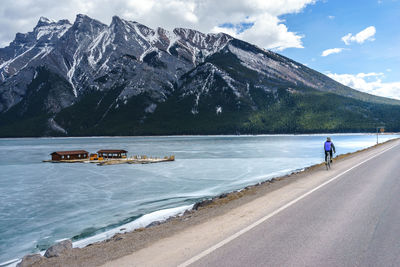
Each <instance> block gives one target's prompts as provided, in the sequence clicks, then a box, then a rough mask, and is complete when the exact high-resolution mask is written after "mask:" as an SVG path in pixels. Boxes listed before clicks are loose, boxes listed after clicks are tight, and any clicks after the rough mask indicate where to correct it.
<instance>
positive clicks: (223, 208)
mask: <svg viewBox="0 0 400 267" xmlns="http://www.w3.org/2000/svg"><path fill="white" fill-rule="evenodd" d="M398 139H399V138H396V139H392V140H388V141H386V142H384V143H379V144H377V145H374V146H371V147H368V148H365V149H361V150H358V151H355V152H352V153H347V154H342V155H338V156H337V157H335V158H334V165H335V162H340V161H343V160H345V159H348V158H351V157H354V156H356V155H358V154H360V153H362V152H364V151H369V150H373V149H375V148H378V147H380V146H383V145H386V144H389V143H392V142H395V141H396V140H398ZM323 164H324V163H320V164H315V165H312V166H309V167H305V168H302V169H300V170H297V171H292V172H291V173H289V174H287V175H283V176H279V177H275V178H271V179H270V180H266V181H263V182H259V183H257V184H253V185H250V186H246V187H245V188H243V189H240V190H236V191H232V192H230V193H223V194H220V195H218V196H215V197H212V198H207V199H204V200H202V201H199V202H197V203H195V204H194V205H193V208H192V209H189V210H186V211H185V212H184V213H183V215H182V216H173V217H170V218H168V219H166V220H162V221H161V222H160V221H154V222H152V223H150V224H149V225H148V226H145V227H142V228H137V229H135V230H133V231H132V232H126V233H116V234H115V235H114V236H112V237H111V238H109V239H106V240H103V241H100V242H97V243H93V244H89V245H88V246H86V247H83V248H74V249H73V250H71V251H69V252H68V253H67V254H66V255H62V256H61V257H57V258H42V259H41V260H40V261H39V262H37V263H36V264H38V265H36V264H35V265H33V266H52V265H57V266H71V265H72V266H88V265H89V266H97V265H101V264H104V263H106V262H108V261H110V260H115V259H118V258H121V257H123V256H125V255H129V254H131V253H133V252H135V251H138V250H140V249H141V248H144V247H146V246H148V245H150V244H152V243H154V242H156V241H158V240H161V239H163V238H167V237H170V236H172V235H173V234H175V233H177V232H180V231H183V230H185V229H187V228H189V227H191V226H194V225H198V224H200V223H204V221H205V220H207V219H208V218H213V217H216V216H221V215H223V214H225V213H226V212H228V211H229V210H231V209H232V208H234V207H237V206H240V205H244V204H246V203H248V202H250V201H252V200H254V199H256V198H258V197H260V196H264V195H266V194H268V193H270V192H273V191H274V190H277V189H279V188H281V187H284V186H286V185H288V184H291V183H293V182H295V181H297V180H299V179H301V178H303V177H304V176H307V175H308V174H310V173H312V172H313V171H315V170H318V169H319V168H320V167H321V166H323ZM124 243H125V244H126V243H129V244H130V245H131V246H128V247H125V246H126V245H124ZM99 252H100V253H99ZM108 254H111V255H112V256H110V255H108ZM90 255H91V256H90ZM104 255H108V256H104ZM72 258H74V259H75V260H74V261H73V262H71V259H72ZM77 259H84V260H83V261H79V260H77Z"/></svg>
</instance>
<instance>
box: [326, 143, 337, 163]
mask: <svg viewBox="0 0 400 267" xmlns="http://www.w3.org/2000/svg"><path fill="white" fill-rule="evenodd" d="M324 150H325V162H326V158H327V156H328V153H329V154H330V156H331V162H332V151H333V153H336V149H335V145H334V144H333V143H332V141H331V138H330V137H327V138H326V142H325V144H324Z"/></svg>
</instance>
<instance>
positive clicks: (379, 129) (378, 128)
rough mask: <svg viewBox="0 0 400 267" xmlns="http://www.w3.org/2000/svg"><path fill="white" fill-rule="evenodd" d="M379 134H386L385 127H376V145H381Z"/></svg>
mask: <svg viewBox="0 0 400 267" xmlns="http://www.w3.org/2000/svg"><path fill="white" fill-rule="evenodd" d="M379 132H381V133H383V132H385V127H384V126H380V127H376V144H379V140H378V134H379Z"/></svg>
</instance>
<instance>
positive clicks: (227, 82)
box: [0, 14, 400, 136]
mask: <svg viewBox="0 0 400 267" xmlns="http://www.w3.org/2000/svg"><path fill="white" fill-rule="evenodd" d="M282 90H284V91H285V92H286V93H284V92H283V91H282ZM309 94H312V95H314V96H316V95H320V96H321V97H326V95H333V96H334V97H333V98H335V99H336V98H339V99H342V98H344V99H346V101H347V99H350V102H352V103H353V102H354V104H352V105H355V106H358V107H360V106H361V107H363V108H362V109H363V110H365V111H364V112H361V111H357V112H359V113H360V114H358V116H359V118H360V119H362V118H363V117H365V114H369V115H366V116H367V118H364V119H365V121H366V122H365V123H364V126H363V127H361V128H362V129H364V130H365V129H367V128H368V129H372V128H373V127H372V126H371V125H373V124H379V123H380V124H382V123H386V121H387V123H389V125H393V127H394V128H396V127H397V124H396V122H395V121H393V119H390V115H389V114H388V110H396V112H397V107H400V101H397V100H392V99H386V98H382V97H377V96H373V95H369V94H365V93H362V92H359V91H357V90H354V89H351V88H348V87H346V86H344V85H341V84H339V83H337V82H336V81H334V80H332V79H330V78H329V77H327V76H325V75H323V74H321V73H319V72H317V71H314V70H312V69H310V68H308V67H306V66H304V65H302V64H300V63H297V62H295V61H293V60H291V59H289V58H286V57H284V56H282V55H279V54H277V53H274V52H272V51H268V50H265V49H262V48H259V47H256V46H254V45H252V44H249V43H246V42H244V41H241V40H238V39H235V38H233V37H231V36H229V35H227V34H223V33H218V34H204V33H201V32H198V31H195V30H191V29H185V28H175V29H174V30H173V31H167V30H165V29H163V28H160V27H158V28H156V29H151V28H149V27H147V26H145V25H142V24H140V23H138V22H134V21H127V20H123V19H121V18H119V17H117V16H114V17H113V18H112V21H111V23H110V25H106V24H103V23H101V22H100V21H97V20H95V19H92V18H90V17H88V16H86V15H83V14H78V15H77V17H76V20H75V22H74V23H73V24H71V23H70V22H69V21H68V20H59V21H57V22H56V21H52V20H49V19H47V18H44V17H42V18H40V19H39V21H38V24H37V25H36V26H35V27H34V30H33V31H32V32H29V33H26V34H21V33H17V34H16V38H15V40H14V41H13V42H11V43H10V45H9V46H7V47H5V48H0V123H1V124H0V136H13V135H15V133H14V134H13V132H16V131H17V130H19V129H21V128H23V127H22V126H21V124H24V123H27V122H25V121H28V122H30V123H32V122H31V121H32V120H33V121H35V123H32V124H39V125H41V130H40V131H36V130H33V129H31V130H28V131H27V132H26V133H25V134H26V135H33V136H42V135H70V134H73V135H81V134H83V135H85V134H88V135H99V134H100V135H101V134H102V133H107V132H108V131H109V130H110V129H113V128H114V129H115V130H113V131H111V133H112V134H121V135H124V134H127V135H132V134H133V135H136V134H153V133H154V134H155V133H158V134H169V133H173V132H175V130H173V129H172V128H173V127H172V126H168V125H164V124H162V123H161V124H160V122H156V121H155V118H156V117H158V116H161V114H158V113H160V110H162V107H164V106H168V110H165V111H164V112H167V113H171V114H175V116H176V118H173V116H172V115H171V116H169V117H168V118H166V117H165V116H166V115H165V114H164V115H162V116H161V118H162V119H163V120H164V121H166V122H168V121H169V122H170V123H172V122H174V121H175V120H177V119H178V118H180V119H178V121H179V120H181V121H182V122H183V123H185V124H186V125H187V126H189V125H191V127H193V128H190V127H183V126H179V125H178V126H176V125H175V124H176V123H177V122H174V123H172V124H171V125H175V126H174V127H175V128H176V129H181V130H179V131H178V133H183V134H185V133H188V132H190V133H208V132H217V133H218V132H223V133H236V132H247V131H248V130H249V129H251V128H254V127H255V129H253V130H251V131H253V132H254V131H256V132H261V133H263V132H271V131H270V130H269V129H277V128H274V127H272V124H271V123H272V122H266V121H265V120H264V121H265V122H264V124H265V123H267V124H265V125H264V124H263V123H262V122H261V124H260V125H258V124H257V125H258V126H254V127H253V126H251V127H250V128H249V126H248V125H249V123H250V122H249V120H250V121H251V118H252V117H254V116H255V115H256V114H258V115H257V116H261V115H260V114H261V113H265V112H267V113H268V112H270V114H269V115H271V116H275V115H276V114H272V113H271V112H277V111H276V110H275V111H274V108H273V107H274V106H277V105H280V101H281V99H280V97H282V96H283V95H287V96H286V97H288V98H292V100H293V101H295V102H293V106H292V107H290V106H288V107H285V110H284V111H282V110H281V111H280V112H282V114H283V113H284V114H286V113H288V112H289V113H290V112H291V109H292V108H296V105H297V104H299V103H300V102H301V101H304V100H305V99H306V97H308V95H309ZM38 95H40V96H41V97H38ZM91 98H93V99H91ZM33 99H34V100H33ZM95 99H96V101H97V102H93V101H95ZM299 99H301V100H299ZM216 100H218V101H216ZM32 101H33V102H32ZM82 101H88V102H89V103H90V106H88V107H83V106H82ZM203 101H208V103H202V102H203ZM263 101H264V102H263ZM296 101H300V102H299V103H298V102H296ZM307 101H308V100H307ZM337 101H339V102H340V101H343V100H337ZM130 102H131V103H135V106H133V104H130ZM339 102H338V104H339V106H340V103H339ZM32 103H36V104H35V105H33V104H32ZM210 103H213V104H212V105H211V104H210ZM366 106H367V107H368V108H366ZM128 107H129V108H128ZM138 107H140V108H138ZM332 108H333V110H335V109H337V108H336V107H332ZM376 108H378V109H382V111H380V113H382V112H383V113H382V114H383V115H380V117H379V116H375V115H374V114H373V113H371V109H376ZM74 109H75V110H81V112H83V114H85V115H84V116H83V117H86V120H87V121H86V122H83V121H80V119H79V118H76V116H77V115H76V114H75V111H74V112H72V111H71V110H74ZM357 109H358V108H353V110H352V109H351V108H350V109H348V112H349V113H348V114H347V113H346V114H347V115H346V117H351V115H350V113H352V112H354V110H357ZM28 111H29V112H28ZM228 112H230V113H231V114H227V113H228ZM86 113H88V114H89V115H87V114H86ZM118 113H119V114H118ZM133 113H134V114H133ZM362 113H364V114H362ZM32 114H36V115H35V116H36V117H34V116H33V115H32ZM74 114H75V115H74ZM123 114H125V115H123ZM128 114H129V115H128ZM278 115H279V114H278ZM113 116H114V117H116V118H118V119H116V120H115V121H114V124H115V125H113V123H112V122H108V120H110V118H111V117H113ZM225 116H227V118H229V119H227V120H226V121H223V120H221V117H225ZM232 116H233V117H236V118H237V121H234V119H233V118H231V117H232ZM263 116H265V115H263ZM282 116H283V115H282ZM298 116H300V115H298ZM313 116H314V115H313ZM382 116H383V117H382ZM278 117H279V116H278ZM10 118H13V119H12V120H10ZM39 118H40V119H39ZM218 118H219V119H218ZM277 119H278V118H277ZM208 120H211V121H215V123H216V124H215V125H213V127H217V128H218V127H222V126H221V125H225V126H223V127H225V128H226V130H223V131H218V130H217V129H214V130H213V129H211V128H209V127H208V126H207V127H206V126H205V124H206V123H207V121H208ZM267 121H269V120H267ZM105 122H107V123H106V125H104V123H105ZM150 122H151V123H150ZM268 123H270V124H269V126H268ZM28 124H29V123H28ZM120 124H127V125H129V127H128V126H123V125H120ZM150 124H151V125H152V126H151V127H150ZM153 124H154V125H153ZM157 124H160V125H163V126H162V129H157V126H156V125H157ZM250 124H251V123H250ZM367 124H368V125H369V126H367ZM1 125H2V126H1ZM18 125H20V126H18ZM228 125H230V126H228ZM246 125H247V126H246ZM338 125H340V123H338ZM343 125H347V124H343V123H342V126H343ZM314 126H315V127H314V128H315V129H311V128H313V127H310V129H308V128H304V127H303V126H301V127H297V128H296V127H295V128H296V129H295V130H296V131H300V132H301V131H305V132H308V131H315V130H319V127H316V125H314ZM149 127H150V128H149ZM28 128H29V127H28ZM147 128H148V129H147ZM225 128H224V129H225ZM278 128H279V127H278ZM334 128H335V127H334ZM116 129H120V131H121V132H119V133H118V131H117V130H116ZM196 129H197V131H196ZM205 129H208V130H205ZM336 129H338V130H339V131H349V130H353V129H352V128H351V127H350V128H349V127H347V128H346V127H344V128H337V127H336ZM396 129H397V128H396ZM286 130H287V131H288V132H293V131H294V130H293V129H292V128H291V127H286ZM360 130H361V129H360ZM274 131H277V130H274ZM279 131H285V126H284V125H283V126H281V127H280V128H279Z"/></svg>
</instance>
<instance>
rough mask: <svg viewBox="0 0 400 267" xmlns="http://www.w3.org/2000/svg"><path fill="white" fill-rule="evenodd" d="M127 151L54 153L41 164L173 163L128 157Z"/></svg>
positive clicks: (144, 157)
mask: <svg viewBox="0 0 400 267" xmlns="http://www.w3.org/2000/svg"><path fill="white" fill-rule="evenodd" d="M127 153H128V151H126V150H117V149H103V150H99V151H97V153H94V154H90V153H89V152H88V151H86V150H72V151H56V152H53V153H51V154H50V155H51V160H44V161H43V162H51V163H96V164H97V165H100V166H103V165H116V164H149V163H159V162H166V161H174V160H175V156H166V157H163V158H157V157H147V156H144V155H142V156H133V157H128V155H127Z"/></svg>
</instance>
